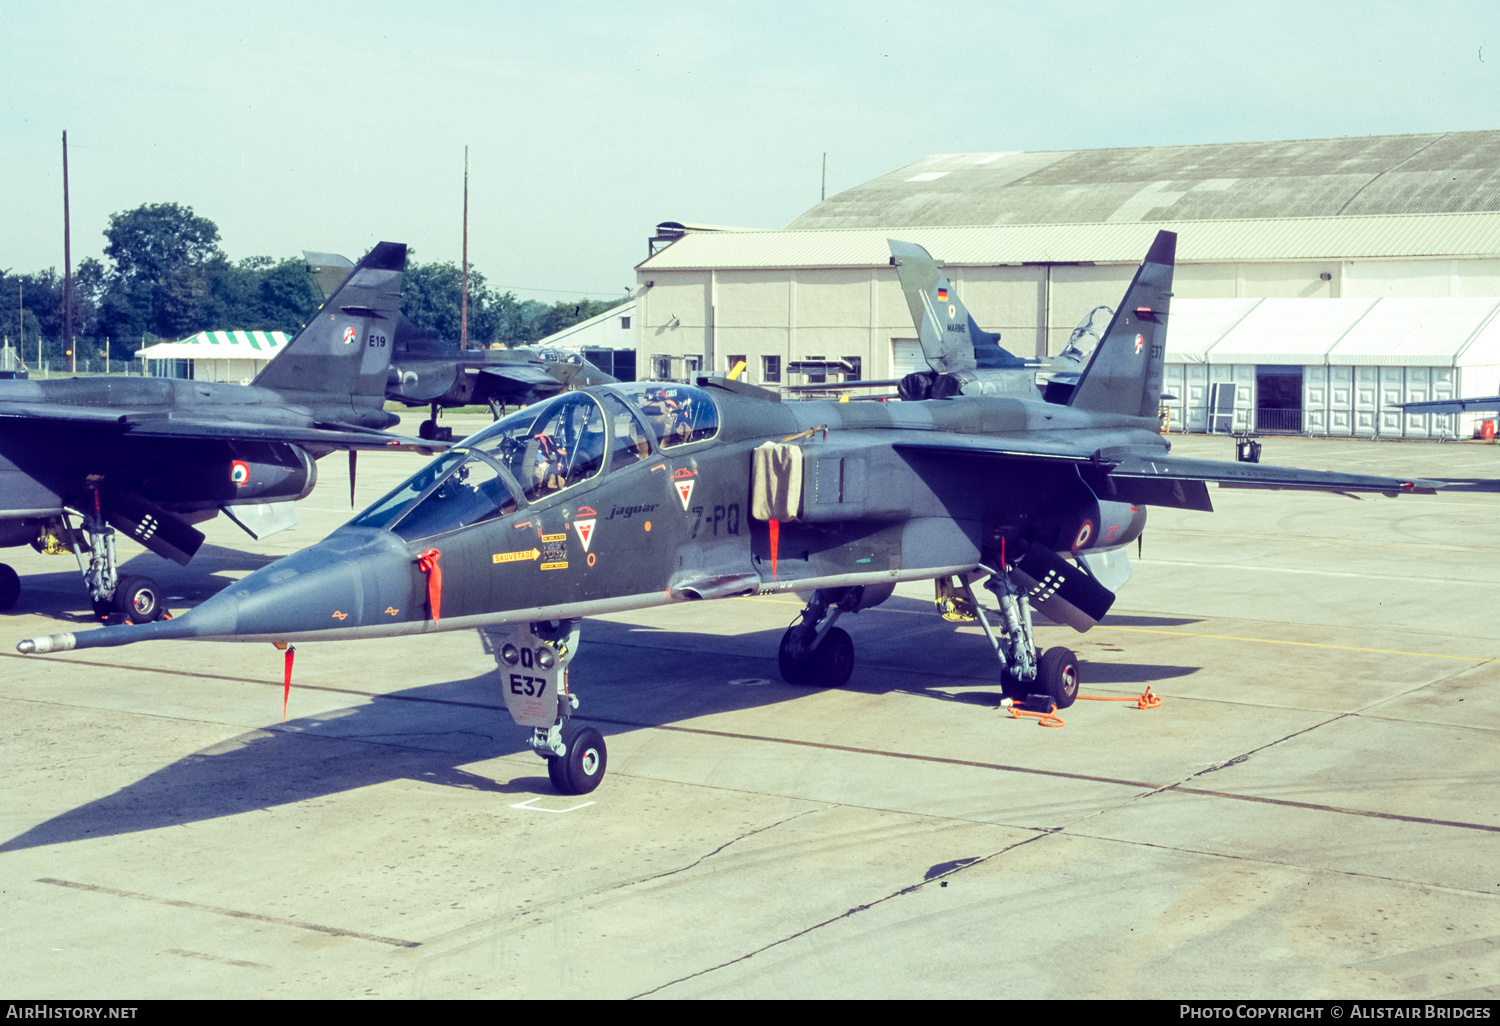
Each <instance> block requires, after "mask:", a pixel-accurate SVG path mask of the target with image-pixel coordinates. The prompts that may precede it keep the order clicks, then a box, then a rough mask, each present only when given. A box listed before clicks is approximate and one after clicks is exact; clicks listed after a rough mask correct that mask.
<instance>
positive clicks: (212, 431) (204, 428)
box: [0, 403, 452, 452]
mask: <svg viewBox="0 0 1500 1026" xmlns="http://www.w3.org/2000/svg"><path fill="white" fill-rule="evenodd" d="M0 417H17V418H21V419H25V420H37V421H50V422H52V423H54V424H87V425H91V426H95V427H113V428H115V429H117V430H118V431H119V432H120V434H122V435H126V434H129V435H133V436H137V437H142V438H228V439H241V438H255V439H265V440H266V441H274V442H294V443H297V444H299V445H311V446H324V447H327V448H331V449H396V450H400V451H408V452H409V451H416V450H419V449H420V450H427V451H430V450H433V449H446V448H447V447H448V446H449V445H450V444H452V443H449V442H432V441H427V440H425V439H421V438H409V437H405V436H402V435H393V434H389V433H387V432H385V431H377V430H375V429H374V428H358V427H351V426H350V425H347V424H341V425H328V426H325V425H312V426H306V425H295V424H265V423H258V422H255V421H235V420H195V419H190V418H186V417H181V416H177V415H175V414H171V413H163V412H162V411H161V410H160V409H152V410H129V409H121V408H119V407H105V406H94V407H90V406H81V405H71V404H69V405H60V404H57V403H4V404H3V405H0Z"/></svg>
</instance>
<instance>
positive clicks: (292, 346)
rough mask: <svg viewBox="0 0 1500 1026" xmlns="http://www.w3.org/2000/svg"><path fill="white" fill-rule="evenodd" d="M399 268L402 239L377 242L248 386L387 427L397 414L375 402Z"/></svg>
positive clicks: (397, 302) (330, 414) (381, 393)
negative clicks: (310, 318) (264, 389)
mask: <svg viewBox="0 0 1500 1026" xmlns="http://www.w3.org/2000/svg"><path fill="white" fill-rule="evenodd" d="M405 271H406V244H405V243H401V242H381V243H377V244H376V246H375V248H374V249H372V250H370V252H369V253H367V254H366V255H365V258H364V259H363V260H361V261H360V262H359V263H358V264H356V265H355V266H354V270H353V271H350V272H349V275H348V277H347V278H345V279H344V282H343V284H342V285H340V286H339V287H338V288H337V289H336V290H335V291H334V293H333V295H331V296H329V297H328V299H327V301H326V302H324V304H323V306H322V307H321V308H320V309H319V310H318V312H317V313H316V314H315V315H314V316H313V319H312V320H311V321H309V322H308V324H307V327H305V328H303V329H302V330H301V331H300V332H298V334H297V337H296V338H294V339H292V340H291V341H290V342H288V343H287V345H286V348H285V349H283V350H282V351H281V352H280V353H278V354H277V355H276V358H275V359H274V360H272V361H271V362H270V363H268V364H266V366H265V369H264V370H262V371H261V372H260V373H259V374H258V375H256V378H255V380H254V381H253V382H252V384H253V385H255V386H257V387H259V388H268V389H271V390H273V391H275V392H277V393H279V394H280V395H282V396H284V397H285V398H286V399H287V400H288V401H290V402H294V403H297V404H299V405H303V406H308V407H311V408H312V409H314V410H317V411H320V412H319V415H320V416H321V417H324V418H325V419H327V420H330V421H338V422H348V421H349V420H350V418H351V417H352V418H353V421H354V422H355V423H359V424H364V425H366V426H369V427H377V428H384V427H388V426H390V424H391V423H393V422H394V421H395V420H396V419H397V418H394V417H392V416H391V415H390V414H387V413H386V412H385V411H384V409H383V408H382V407H383V405H384V403H385V385H386V370H387V368H388V367H389V366H390V362H391V352H392V349H393V345H394V342H395V336H396V322H397V321H398V320H399V319H400V317H401V279H402V275H403V274H404V272H405ZM324 411H326V412H324Z"/></svg>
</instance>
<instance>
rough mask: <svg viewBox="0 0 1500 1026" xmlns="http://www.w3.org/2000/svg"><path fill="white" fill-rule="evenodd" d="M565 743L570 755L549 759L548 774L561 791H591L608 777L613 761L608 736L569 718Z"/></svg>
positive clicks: (574, 792)
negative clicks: (606, 745)
mask: <svg viewBox="0 0 1500 1026" xmlns="http://www.w3.org/2000/svg"><path fill="white" fill-rule="evenodd" d="M562 743H563V745H564V747H565V749H566V754H564V755H554V756H552V758H550V759H548V760H547V777H548V778H549V779H550V780H551V781H552V786H553V787H555V788H557V793H558V794H588V793H589V792H590V791H592V790H593V789H594V788H596V787H598V786H599V781H601V780H603V779H604V768H605V766H606V765H608V763H609V751H608V749H606V748H605V747H604V735H602V734H600V733H599V732H598V731H597V730H595V729H594V728H593V727H585V726H583V725H582V724H577V723H573V722H571V721H569V722H567V723H565V724H563V729H562Z"/></svg>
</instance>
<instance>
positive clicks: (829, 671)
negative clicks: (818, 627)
mask: <svg viewBox="0 0 1500 1026" xmlns="http://www.w3.org/2000/svg"><path fill="white" fill-rule="evenodd" d="M812 663H813V683H814V684H818V685H821V686H822V687H825V688H841V687H843V686H844V685H845V684H847V683H849V678H850V676H851V675H853V673H854V639H853V638H851V637H849V632H848V631H846V630H844V628H842V627H834V628H832V629H830V630H829V632H828V633H827V634H825V635H823V643H822V644H821V645H819V646H818V647H817V648H815V649H813V657H812Z"/></svg>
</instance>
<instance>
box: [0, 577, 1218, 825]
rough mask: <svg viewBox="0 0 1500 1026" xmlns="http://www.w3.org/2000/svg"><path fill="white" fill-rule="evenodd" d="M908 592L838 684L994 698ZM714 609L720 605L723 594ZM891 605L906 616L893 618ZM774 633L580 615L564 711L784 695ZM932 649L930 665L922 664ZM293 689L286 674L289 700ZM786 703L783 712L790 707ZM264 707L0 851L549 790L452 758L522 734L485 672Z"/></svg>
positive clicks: (982, 676) (1128, 673) (702, 706)
mask: <svg viewBox="0 0 1500 1026" xmlns="http://www.w3.org/2000/svg"><path fill="white" fill-rule="evenodd" d="M912 604H913V605H915V606H919V607H920V606H924V605H925V606H926V609H927V611H928V612H929V615H927V616H925V617H921V618H918V617H915V616H910V617H908V616H901V617H894V616H887V617H883V618H879V619H877V618H875V617H873V616H871V615H870V613H864V614H860V615H858V616H853V617H848V618H847V619H846V620H844V621H842V622H843V623H845V624H847V626H848V629H849V631H850V633H851V634H852V635H853V636H854V639H855V644H856V646H857V650H858V651H860V652H861V656H859V657H857V660H859V661H857V663H856V667H855V672H854V678H853V680H851V681H850V683H849V684H848V685H846V687H845V690H858V691H861V692H865V693H870V694H883V693H890V692H902V693H906V694H915V695H922V696H926V697H932V698H934V699H938V700H942V701H956V702H961V703H965V704H974V705H986V704H987V705H989V706H990V707H992V708H993V707H994V706H995V705H996V704H998V700H999V694H1000V689H999V667H998V664H997V663H996V661H995V659H994V656H993V655H992V654H991V653H990V652H989V648H988V645H987V644H986V643H985V641H984V639H983V638H970V637H954V636H953V630H952V625H949V624H945V623H944V622H943V621H941V620H939V619H938V618H937V617H936V616H933V615H930V610H931V606H930V604H925V603H916V602H913V603H912ZM872 612H873V611H872ZM725 613H726V615H727V616H732V615H733V613H732V611H731V610H729V609H728V608H726V609H725ZM896 620H900V621H909V625H908V624H902V625H901V627H900V629H893V628H892V621H896ZM460 637H464V638H466V640H468V641H469V642H470V643H472V644H473V646H474V648H475V649H476V650H477V649H478V641H477V639H474V638H473V636H472V635H468V634H467V632H465V633H464V634H461V635H455V638H460ZM779 639H780V629H779V628H777V629H773V630H767V631H758V632H755V633H748V634H741V635H735V636H733V637H724V636H719V635H715V634H706V633H697V634H694V633H688V632H673V631H661V630H653V629H650V628H647V627H645V625H638V624H634V623H630V622H624V621H589V622H588V623H586V624H585V635H584V644H583V647H582V649H581V650H580V652H579V655H578V658H577V659H576V660H575V661H574V663H573V667H572V673H573V679H574V681H575V682H576V687H577V689H578V692H579V694H580V696H581V698H582V703H583V704H582V707H581V708H580V709H579V713H578V716H579V719H580V720H581V721H583V722H586V723H591V724H595V725H597V726H599V727H601V729H602V730H603V732H604V733H605V735H606V736H611V735H618V734H621V733H624V732H628V731H630V730H635V729H640V728H642V727H651V726H657V725H667V724H671V723H674V722H682V721H686V720H691V719H694V718H697V717H701V716H709V715H713V714H716V713H724V712H732V711H737V710H744V709H750V708H754V707H760V706H767V705H773V704H786V703H792V702H795V701H796V700H797V699H798V698H800V697H804V696H806V695H808V694H809V689H807V688H802V687H794V686H792V685H788V684H785V683H783V682H782V681H781V679H780V676H779V674H778V672H777V669H776V647H777V642H778V641H779ZM652 651H655V652H657V653H659V656H653V655H652V654H651V652H652ZM934 654H936V655H937V656H938V657H939V662H940V668H941V672H942V676H941V677H934V676H933V661H934V660H933V656H934ZM621 665H631V666H643V665H644V666H649V667H650V668H651V671H650V672H649V674H647V675H644V679H643V674H642V673H641V672H640V671H639V670H637V671H635V672H634V673H633V674H631V675H629V676H628V677H627V678H626V679H619V677H618V676H617V675H618V674H619V670H618V667H620V666H621ZM1083 666H1084V679H1085V682H1086V684H1087V683H1098V684H1107V683H1127V682H1128V683H1131V684H1134V683H1136V682H1148V681H1155V680H1162V679H1166V678H1170V677H1177V676H1182V675H1185V674H1190V673H1193V672H1196V669H1197V668H1196V667H1182V666H1147V665H1132V664H1129V663H1114V662H1111V663H1089V662H1085V663H1084V664H1083ZM957 683H983V684H984V685H985V686H990V685H991V684H993V686H992V687H990V690H988V691H972V692H963V693H960V694H958V695H954V694H952V693H950V692H949V691H947V690H946V688H947V687H948V686H951V685H952V684H957ZM747 684H753V685H755V686H745V685H747ZM205 686H213V685H212V684H211V683H210V684H206V685H205ZM279 690H280V688H279V686H268V687H267V688H266V705H267V710H268V712H270V710H272V709H275V707H276V705H277V704H278V701H277V700H278V699H279V698H280V695H279V694H277V692H278V691H279ZM297 691H298V686H297V685H296V683H295V682H294V684H293V687H292V695H291V708H292V709H293V710H294V711H295V709H296V706H297ZM787 713H788V715H796V712H795V710H794V709H793V708H790V707H789V708H788V709H787ZM268 719H269V720H271V722H270V724H269V725H268V726H267V727H265V728H263V729H255V730H250V731H246V732H243V733H241V734H239V735H238V736H233V737H229V738H226V740H224V741H222V742H219V743H218V744H215V745H213V746H211V747H209V748H205V749H203V750H201V751H198V752H195V753H193V754H192V755H189V756H186V757H185V758H182V759H179V760H177V761H176V762H174V763H172V764H170V765H168V766H164V767H162V768H161V769H159V770H157V771H156V772H154V773H151V774H150V775H149V776H146V777H144V778H142V779H140V780H138V781H136V782H135V783H132V784H129V785H126V786H125V787H123V788H121V789H120V790H118V791H116V792H114V793H113V794H110V795H106V796H104V797H101V798H99V799H97V800H95V801H92V802H89V803H87V804H85V805H81V806H79V807H77V808H75V809H72V810H69V811H67V812H64V813H62V814H61V815H58V816H55V817H53V818H52V819H49V820H47V821H45V822H43V823H40V824H38V825H37V826H35V827H32V828H31V829H29V830H27V831H25V832H24V833H22V834H20V835H18V836H16V837H14V838H11V839H10V840H8V841H6V842H5V843H3V844H0V852H8V851H19V850H23V849H28V848H35V847H42V846H46V845H53V844H65V843H68V842H70V841H79V840H87V839H92V838H98V837H107V836H113V835H119V834H127V833H135V832H138V831H145V830H156V829H160V828H163V827H170V826H179V825H183V824H186V823H193V822H200V821H204V820H211V819H217V818H220V817H224V816H233V815H237V814H239V813H244V812H251V811H255V810H259V809H265V808H267V807H270V806H277V805H291V804H295V803H297V802H301V801H307V800H309V799H313V798H320V797H325V796H328V795H332V794H337V793H339V792H343V791H352V790H355V789H357V788H363V787H370V786H372V785H378V784H382V783H387V782H390V781H394V780H401V779H406V780H415V781H420V782H425V783H431V784H436V785H440V786H447V787H461V788H469V789H473V790H478V791H484V792H489V793H493V794H495V795H497V796H502V795H512V794H520V795H529V794H538V795H550V794H552V793H553V790H552V786H551V784H550V783H549V782H548V780H547V777H546V774H545V772H544V771H543V767H542V765H541V763H540V760H537V762H536V768H535V769H534V770H531V769H528V770H526V771H525V772H524V773H523V775H521V776H519V777H515V778H511V779H508V780H496V779H494V778H491V777H487V776H484V775H483V774H480V773H474V772H472V771H470V770H467V769H464V768H463V767H465V766H469V765H472V764H474V763H478V762H483V761H486V760H491V759H496V758H499V757H502V756H507V755H513V754H516V753H520V752H524V751H526V750H527V745H526V743H525V737H526V732H525V731H524V730H523V729H521V728H518V727H516V726H515V724H514V723H512V722H511V719H510V716H509V715H508V714H507V713H506V711H505V707H504V701H503V698H502V697H501V695H500V694H499V691H498V685H497V682H496V678H495V676H494V675H493V674H492V673H486V674H481V675H480V676H477V677H470V678H466V679H459V680H451V681H445V682H441V683H436V684H427V685H423V686H419V687H414V688H410V689H406V690H402V691H395V692H391V693H388V694H385V695H381V696H378V697H375V698H373V699H372V700H370V701H367V702H364V703H362V704H359V705H353V706H349V707H346V708H343V709H337V710H334V711H331V712H327V713H325V714H323V715H320V716H316V717H307V718H300V719H292V720H289V721H288V722H286V723H285V724H282V723H276V722H275V721H274V719H272V718H271V717H268Z"/></svg>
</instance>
